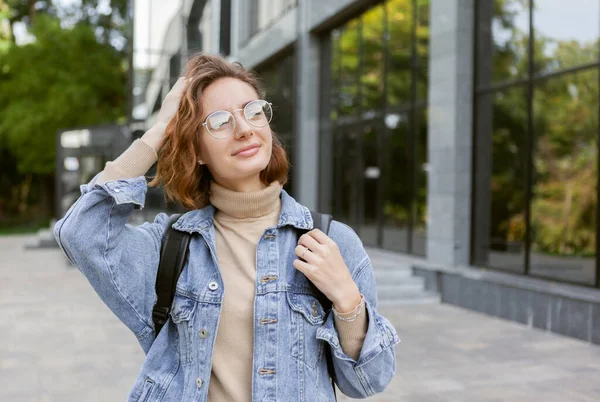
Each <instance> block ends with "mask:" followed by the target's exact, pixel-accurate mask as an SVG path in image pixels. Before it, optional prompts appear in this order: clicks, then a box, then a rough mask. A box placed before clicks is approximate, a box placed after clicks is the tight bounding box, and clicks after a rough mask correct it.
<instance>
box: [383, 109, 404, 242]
mask: <svg viewBox="0 0 600 402" xmlns="http://www.w3.org/2000/svg"><path fill="white" fill-rule="evenodd" d="M395 116H397V118H394V119H391V118H388V119H387V121H386V124H387V127H388V136H387V138H386V142H385V146H384V160H385V174H384V179H383V223H384V227H385V228H384V234H383V247H384V248H387V249H390V250H395V251H400V252H408V251H409V249H408V243H409V240H408V236H409V235H410V234H409V227H408V223H409V214H410V212H409V211H410V203H411V202H410V201H411V200H410V188H409V185H408V183H409V176H408V171H409V170H408V169H407V166H409V124H408V115H407V114H406V113H402V114H395Z"/></svg>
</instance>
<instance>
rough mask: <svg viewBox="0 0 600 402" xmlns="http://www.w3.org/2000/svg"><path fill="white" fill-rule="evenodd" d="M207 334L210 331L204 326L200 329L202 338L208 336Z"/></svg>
mask: <svg viewBox="0 0 600 402" xmlns="http://www.w3.org/2000/svg"><path fill="white" fill-rule="evenodd" d="M207 335H208V331H207V330H205V329H204V328H202V329H201V330H200V338H202V339H204V338H206V336H207Z"/></svg>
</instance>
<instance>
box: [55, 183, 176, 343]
mask: <svg viewBox="0 0 600 402" xmlns="http://www.w3.org/2000/svg"><path fill="white" fill-rule="evenodd" d="M97 178H98V176H96V177H95V178H94V179H92V181H91V182H90V183H88V184H84V185H82V186H81V196H80V198H79V199H78V200H77V201H76V202H75V203H74V204H73V205H72V206H71V208H70V209H69V210H68V211H67V213H66V214H65V216H64V217H63V218H62V219H60V220H59V221H58V222H57V223H56V225H55V226H54V237H55V238H56V241H57V242H58V244H59V246H60V248H61V249H62V250H63V252H64V253H65V255H66V256H67V258H68V259H69V260H70V261H71V263H72V264H73V265H75V266H76V267H77V268H78V269H79V270H80V271H81V272H82V273H83V274H84V275H85V277H86V278H87V279H88V281H89V282H90V284H91V285H92V287H93V288H94V290H95V291H96V293H97V294H98V295H99V296H100V298H101V299H102V300H103V301H104V303H105V304H106V305H107V306H108V307H109V308H110V309H111V311H112V312H113V313H114V314H115V315H116V316H117V317H118V318H119V319H120V320H121V321H122V322H123V323H124V324H125V325H126V326H127V327H128V328H129V329H130V330H131V331H132V332H133V333H134V334H135V336H136V337H137V338H138V341H139V342H140V344H141V345H142V348H143V349H144V351H147V350H148V349H149V347H150V345H151V344H152V342H153V340H154V329H153V323H152V308H153V306H154V303H155V300H156V292H155V281H156V270H157V267H158V261H159V256H160V244H161V238H162V234H163V232H164V225H165V223H166V220H167V218H168V216H167V215H166V214H164V213H161V214H159V215H158V216H157V217H156V219H155V221H154V222H153V223H144V224H142V225H140V226H137V227H134V226H131V225H129V224H127V222H128V220H129V218H130V216H131V214H132V212H133V210H134V209H140V208H142V207H143V205H144V200H145V196H146V191H147V184H146V178H145V177H144V176H140V177H137V178H132V179H124V180H114V181H108V182H105V183H102V184H95V181H96V179H97Z"/></svg>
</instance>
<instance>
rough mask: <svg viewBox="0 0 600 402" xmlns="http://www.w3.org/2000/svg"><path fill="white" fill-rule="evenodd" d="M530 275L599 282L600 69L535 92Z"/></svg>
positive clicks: (549, 83) (562, 79) (538, 87)
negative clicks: (599, 101)
mask: <svg viewBox="0 0 600 402" xmlns="http://www.w3.org/2000/svg"><path fill="white" fill-rule="evenodd" d="M534 99H535V101H534V121H535V134H536V148H535V151H534V159H533V166H534V172H535V180H534V185H533V198H532V200H531V234H532V235H531V249H530V272H531V273H532V274H536V275H542V276H547V277H553V278H557V279H565V280H569V281H572V282H582V283H586V284H594V279H595V269H596V262H595V256H596V208H597V199H596V194H597V174H598V173H597V167H598V144H597V141H598V71H597V70H596V69H593V70H589V71H584V72H581V73H578V74H568V75H563V76H561V77H558V78H553V79H549V80H545V81H543V82H541V83H539V84H538V85H536V88H535V96H534Z"/></svg>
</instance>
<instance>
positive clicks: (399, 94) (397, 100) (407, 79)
mask: <svg viewBox="0 0 600 402" xmlns="http://www.w3.org/2000/svg"><path fill="white" fill-rule="evenodd" d="M412 6H413V2H412V1H408V0H391V1H388V2H387V6H386V8H387V13H388V14H387V17H388V21H387V24H388V30H389V49H388V51H389V68H388V75H387V77H386V79H387V83H388V99H387V102H388V106H397V105H402V104H405V103H407V102H409V100H410V94H411V90H410V89H411V37H412V27H413V7H412Z"/></svg>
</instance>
